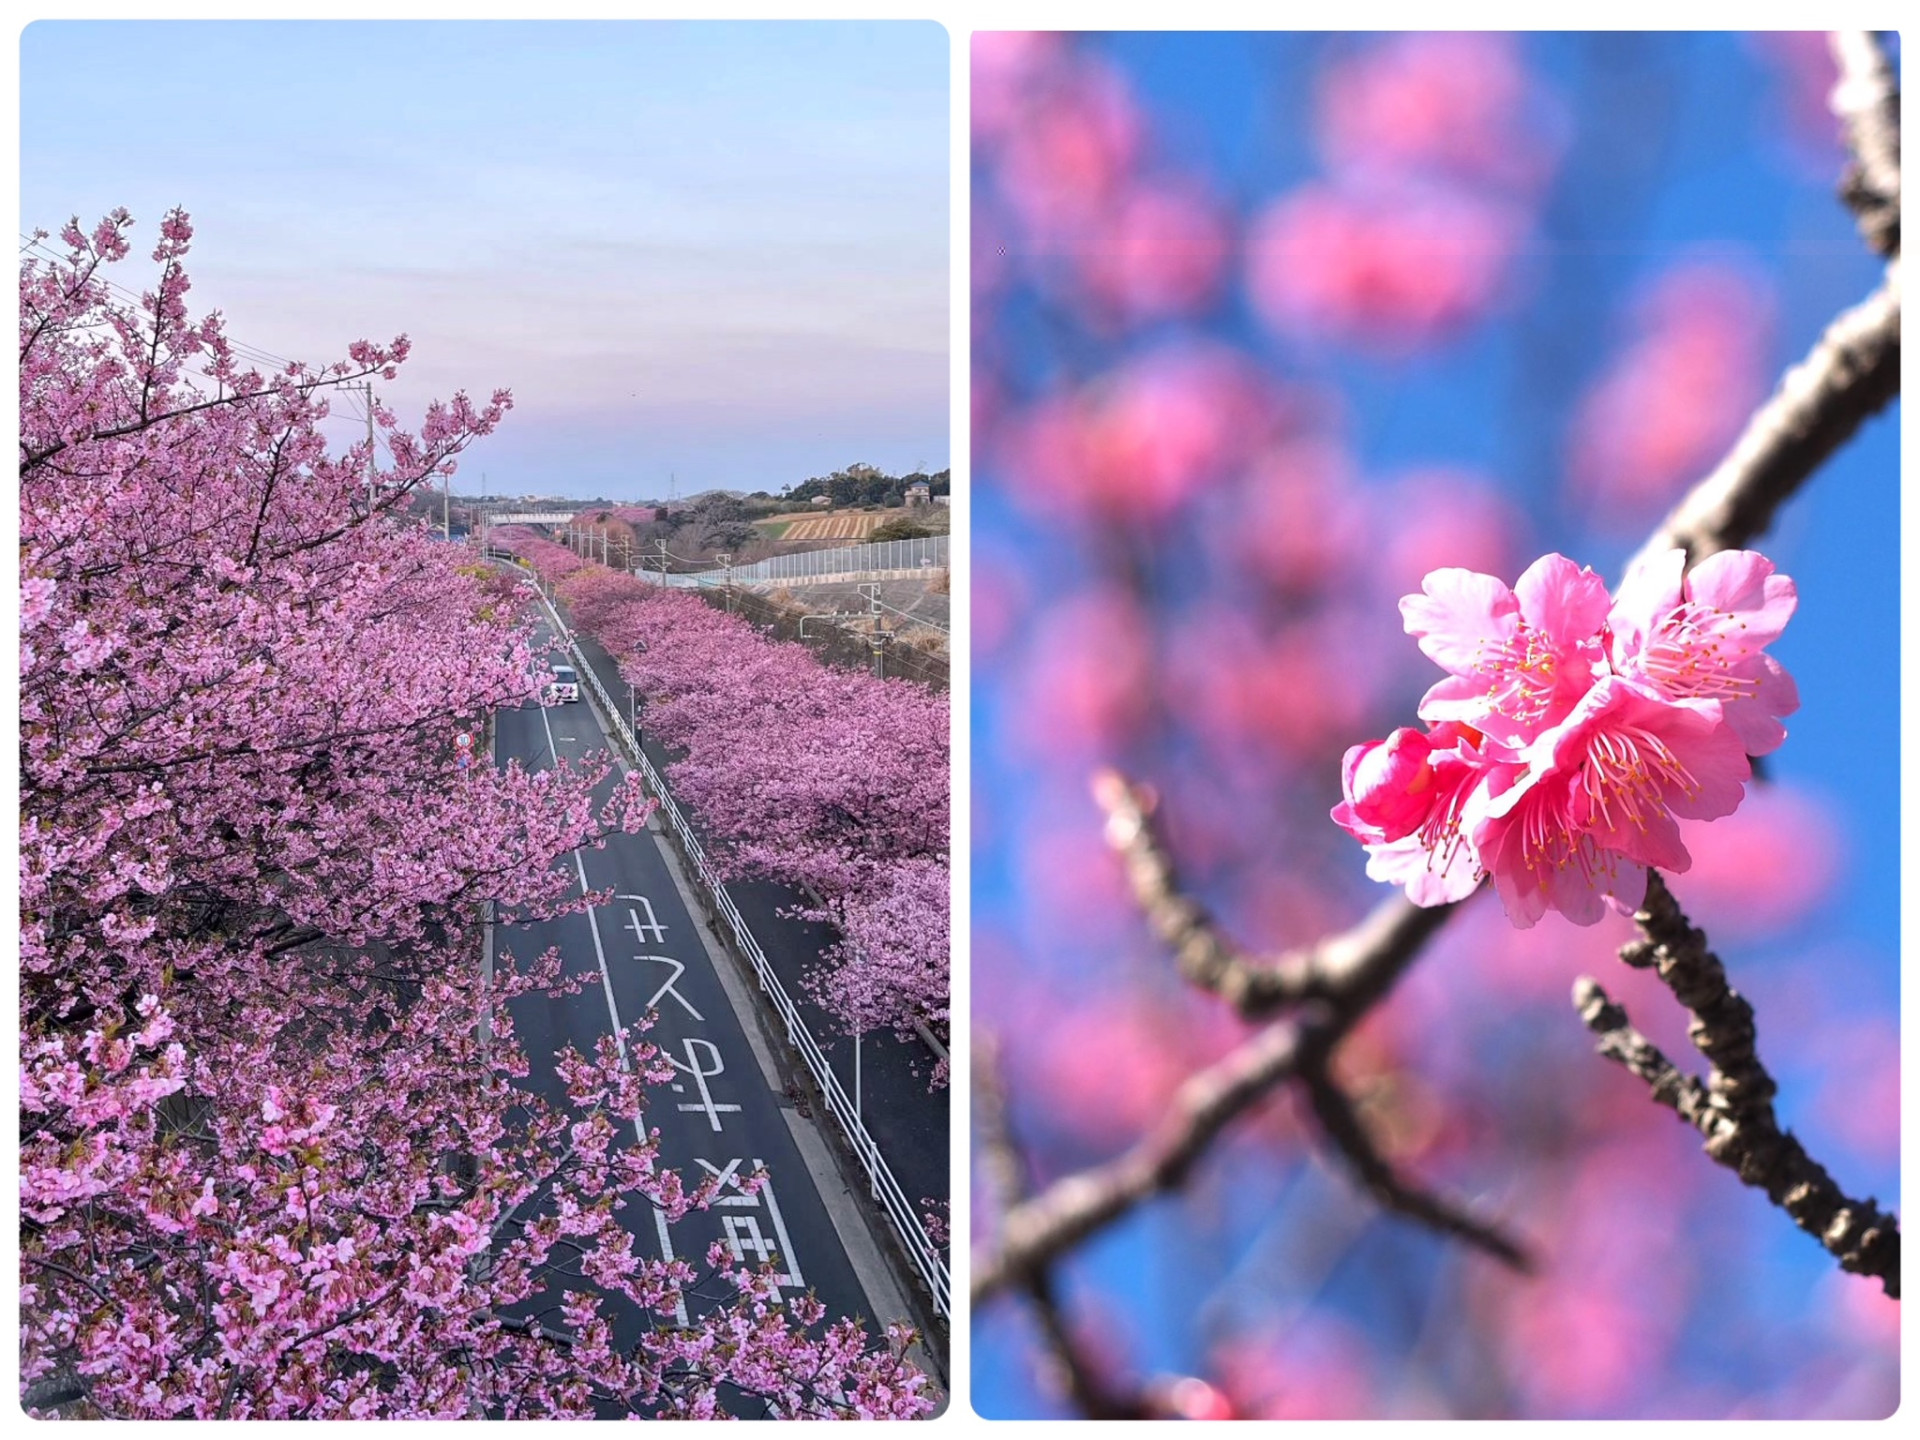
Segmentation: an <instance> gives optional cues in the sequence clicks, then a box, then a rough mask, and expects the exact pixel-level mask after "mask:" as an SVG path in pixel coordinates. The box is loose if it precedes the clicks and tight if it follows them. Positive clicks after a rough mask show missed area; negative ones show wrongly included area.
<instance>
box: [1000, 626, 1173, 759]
mask: <svg viewBox="0 0 1920 1440" xmlns="http://www.w3.org/2000/svg"><path fill="white" fill-rule="evenodd" d="M1151 661H1152V637H1151V631H1150V629H1149V622H1148V619H1147V617H1146V615H1145V614H1144V613H1143V612H1142V611H1141V609H1140V607H1139V606H1138V605H1137V604H1136V603H1135V602H1134V601H1133V600H1132V599H1130V598H1129V597H1128V596H1127V594H1126V593H1125V592H1124V591H1121V590H1117V589H1111V588H1103V589H1099V590H1086V591H1081V592H1079V593H1077V594H1074V595H1071V596H1069V597H1067V598H1066V599H1064V600H1062V601H1059V602H1057V603H1055V604H1053V605H1050V606H1048V607H1046V609H1044V610H1042V611H1041V612H1040V613H1039V615H1038V616H1037V618H1036V619H1035V622H1034V626H1033V631H1032V636H1031V638H1030V640H1029V641H1028V645H1027V653H1026V656H1025V660H1024V663H1023V665H1022V667H1021V673H1020V674H1019V676H1018V677H1017V679H1016V680H1015V682H1014V683H1015V685H1016V687H1017V688H1018V690H1019V691H1020V694H1021V702H1020V705H1019V709H1018V713H1020V714H1021V715H1023V716H1024V717H1025V718H1026V724H1025V725H1024V726H1023V727H1022V730H1021V733H1019V734H1016V735H1012V736H1009V737H1008V745H1009V748H1010V749H1011V750H1013V751H1014V752H1016V753H1024V754H1029V755H1032V756H1034V757H1035V758H1037V759H1052V760H1058V759H1060V758H1062V757H1064V756H1081V757H1084V756H1090V755H1100V754H1108V753H1111V752H1112V751H1113V749H1114V748H1115V747H1116V746H1118V745H1120V744H1121V743H1123V742H1124V741H1125V740H1126V738H1127V737H1128V736H1130V735H1131V734H1132V733H1133V731H1134V729H1135V727H1137V726H1138V725H1139V724H1140V722H1141V721H1142V720H1143V719H1144V718H1145V716H1146V714H1147V710H1148V706H1149V703H1150V697H1149V694H1148V679H1149V676H1150V674H1151V668H1150V667H1151Z"/></svg>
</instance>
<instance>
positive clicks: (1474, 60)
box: [1316, 33, 1564, 189]
mask: <svg viewBox="0 0 1920 1440" xmlns="http://www.w3.org/2000/svg"><path fill="white" fill-rule="evenodd" d="M1520 49H1521V44H1520V40H1519V38H1518V37H1516V36H1513V35H1495V34H1486V33H1450V34H1429V35H1394V36H1389V37H1387V38H1385V39H1382V40H1379V41H1376V42H1374V43H1372V44H1370V45H1368V46H1367V48H1365V49H1363V50H1361V51H1359V52H1357V53H1355V54H1351V55H1347V56H1344V57H1341V58H1339V59H1336V60H1334V61H1332V62H1331V63H1329V64H1328V65H1327V66H1326V67H1325V68H1324V69H1323V70H1322V71H1321V72H1320V80H1319V84H1318V87H1317V90H1316V95H1317V99H1318V117H1317V131H1318V138H1319V142H1320V149H1321V154H1322V156H1323V157H1324V159H1325V160H1326V163H1327V165H1328V166H1329V168H1331V169H1346V168H1354V169H1372V170H1385V171H1404V170H1418V169H1431V170H1434V171H1437V172H1440V173H1444V174H1448V175H1451V176H1453V177H1455V178H1458V179H1463V180H1470V181H1475V182H1481V183H1490V184H1494V185H1500V186H1507V187H1511V188H1514V189H1533V188H1535V187H1537V186H1538V185H1539V184H1540V183H1541V182H1543V181H1544V180H1545V179H1546V178H1547V177H1548V175H1550V174H1551V173H1552V170H1553V167H1554V162H1555V160H1556V159H1557V158H1558V151H1559V147H1560V132H1561V130H1562V129H1563V128H1564V120H1563V118H1562V117H1561V115H1560V114H1559V112H1558V111H1557V110H1556V109H1554V108H1553V107H1552V106H1551V105H1550V104H1549V103H1548V101H1547V99H1546V97H1545V95H1544V94H1543V93H1542V91H1541V90H1540V88H1539V87H1538V86H1537V85H1535V84H1534V82H1533V80H1532V77H1531V76H1529V74H1528V73H1527V70H1526V67H1525V64H1524V63H1523V61H1522V58H1521V53H1520Z"/></svg>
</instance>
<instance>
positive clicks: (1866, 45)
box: [1831, 30, 1900, 259]
mask: <svg viewBox="0 0 1920 1440" xmlns="http://www.w3.org/2000/svg"><path fill="white" fill-rule="evenodd" d="M1831 44H1832V48H1833V60H1834V64H1835V65H1837V66H1838V67H1839V70H1840V82H1839V84H1837V85H1835V86H1834V87H1833V113H1834V114H1836V115H1838V116H1839V117H1840V119H1841V122H1842V123H1843V124H1844V125H1845V126H1846V128H1847V146H1848V148H1849V149H1850V150H1852V152H1853V159H1852V161H1851V162H1850V163H1849V164H1848V166H1847V169H1846V173H1845V174H1844V175H1842V176H1841V177H1840V198H1841V199H1843V200H1845V201H1846V202H1847V206H1848V208H1849V209H1851V210H1852V211H1853V213H1854V216H1855V218H1856V219H1858V220H1859V222H1860V233H1861V234H1862V235H1863V236H1865V237H1866V241H1867V243H1868V244H1869V245H1871V246H1872V247H1873V248H1874V249H1875V250H1877V251H1879V252H1880V253H1881V254H1882V255H1885V256H1886V257H1888V258H1889V259H1891V258H1892V257H1894V256H1895V255H1898V254H1899V253H1900V85H1899V81H1898V80H1897V79H1896V78H1895V77H1894V73H1893V62H1892V61H1891V60H1890V59H1889V58H1888V56H1887V52H1886V47H1885V46H1884V45H1882V44H1881V42H1880V37H1879V36H1877V35H1875V34H1874V33H1873V32H1872V31H1871V30H1837V31H1835V32H1834V33H1833V35H1832V37H1831Z"/></svg>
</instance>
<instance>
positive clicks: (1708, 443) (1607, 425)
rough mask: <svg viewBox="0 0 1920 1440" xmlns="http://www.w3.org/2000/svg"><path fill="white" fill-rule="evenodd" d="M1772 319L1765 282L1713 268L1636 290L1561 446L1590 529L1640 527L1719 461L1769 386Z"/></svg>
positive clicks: (1700, 265)
mask: <svg viewBox="0 0 1920 1440" xmlns="http://www.w3.org/2000/svg"><path fill="white" fill-rule="evenodd" d="M1772 311H1773V296H1772V291H1771V288H1770V287H1769V286H1768V285H1767V283H1766V282H1765V281H1764V280H1763V279H1761V278H1760V277H1759V276H1758V275H1756V274H1754V273H1753V272H1751V271H1749V270H1748V269H1747V268H1746V267H1744V266H1740V265H1737V264H1733V263H1730V262H1727V261H1724V260H1700V261H1694V262H1690V263H1688V264H1685V265H1682V266H1680V267H1678V268H1676V269H1673V270H1669V271H1668V272H1667V273H1666V274H1664V275H1662V276H1660V277H1659V278H1658V279H1656V280H1655V281H1654V282H1653V283H1652V284H1651V285H1650V286H1649V287H1648V288H1647V289H1646V290H1645V292H1644V293H1643V295H1642V296H1641V299H1640V301H1639V303H1638V305H1637V306H1636V307H1635V312H1634V319H1633V323H1632V336H1631V338H1630V339H1629V340H1628V342H1627V344H1626V346H1625V348H1624V349H1623V350H1621V351H1620V352H1619V353H1618V354H1616V355H1615V356H1614V358H1613V359H1612V360H1611V361H1610V362H1609V363H1608V364H1607V366H1606V368H1605V369H1604V370H1603V371H1601V373H1600V375H1599V378H1598V379H1597V380H1596V381H1595V382H1594V385H1593V388H1592V389H1591V390H1589V391H1588V392H1587V395H1586V397H1585V398H1584V399H1583V400H1582V401H1581V403H1580V406H1579V409H1578V410H1577V412H1576V413H1575V416H1574V419H1573V423H1572V427H1571V432H1570V434H1569V437H1568V476H1569V483H1570V485H1571V487H1572V490H1573V494H1574V497H1575V498H1576V500H1577V501H1578V502H1579V503H1580V505H1581V507H1582V508H1583V510H1584V511H1585V513H1586V514H1587V516H1588V518H1589V519H1590V520H1591V521H1592V522H1593V523H1594V524H1596V525H1603V526H1605V527H1606V528H1608V529H1609V530H1612V531H1623V532H1624V531H1638V530H1641V529H1644V528H1645V526H1646V524H1647V523H1648V522H1649V521H1650V520H1653V519H1656V518H1658V516H1659V513H1660V512H1661V511H1662V510H1664V509H1665V508H1666V506H1667V505H1669V504H1670V503H1671V502H1672V501H1673V500H1675V499H1676V498H1677V497H1678V496H1679V494H1680V493H1681V491H1683V490H1684V489H1685V488H1686V487H1687V486H1688V485H1690V484H1692V483H1693V482H1694V481H1696V480H1699V479H1700V478H1701V477H1702V476H1703V475H1704V474H1705V473H1706V471H1707V470H1708V469H1709V468H1710V467H1711V466H1712V465H1713V464H1714V463H1715V462H1716V461H1718V460H1719V458H1720V456H1721V455H1722V453H1724V451H1725V450H1726V448H1727V446H1728V444H1729V443H1731V442H1732V440H1733V438H1734V436H1736V435H1738V434H1739V433H1740V427H1741V426H1742V425H1743V424H1745V422H1746V418H1747V416H1748V415H1749V414H1750V413H1752V410H1753V407H1754V406H1755V405H1756V404H1757V403H1758V402H1759V401H1760V399H1761V398H1762V397H1763V396H1764V395H1765V394H1766V392H1767V386H1768V384H1769V383H1770V381H1771V378H1772V375H1771V368H1772V367H1771V366H1770V364H1769V359H1770V357H1769V353H1768V350H1769V340H1770V337H1771V332H1772Z"/></svg>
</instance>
